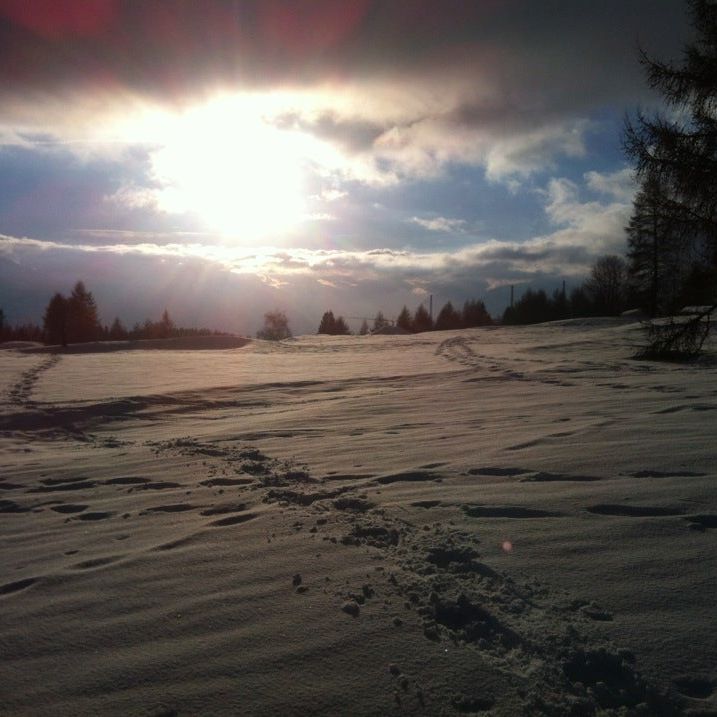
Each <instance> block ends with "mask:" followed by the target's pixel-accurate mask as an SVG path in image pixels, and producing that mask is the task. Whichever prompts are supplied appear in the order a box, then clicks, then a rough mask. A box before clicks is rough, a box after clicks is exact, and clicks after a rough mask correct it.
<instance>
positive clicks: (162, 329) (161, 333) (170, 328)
mask: <svg viewBox="0 0 717 717" xmlns="http://www.w3.org/2000/svg"><path fill="white" fill-rule="evenodd" d="M176 328H177V327H176V326H175V324H174V321H172V319H171V318H170V317H169V312H168V311H167V309H165V310H164V313H163V314H162V318H161V319H160V320H159V325H158V327H157V329H158V331H157V334H158V337H159V338H160V339H168V338H169V337H170V336H172V335H173V334H174V331H175V330H176Z"/></svg>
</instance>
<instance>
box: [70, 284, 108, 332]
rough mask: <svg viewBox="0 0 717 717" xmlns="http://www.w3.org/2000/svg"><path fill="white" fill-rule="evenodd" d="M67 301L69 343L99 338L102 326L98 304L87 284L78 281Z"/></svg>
mask: <svg viewBox="0 0 717 717" xmlns="http://www.w3.org/2000/svg"><path fill="white" fill-rule="evenodd" d="M67 301H68V320H67V334H68V336H67V341H68V343H84V342H86V341H95V340H97V338H98V337H99V334H100V331H101V327H100V322H99V319H98V318H97V305H96V304H95V299H94V297H93V296H92V292H90V291H87V289H86V288H85V285H84V284H83V283H82V282H81V281H78V282H77V283H76V284H75V288H74V289H73V290H72V293H71V294H70V298H69V299H68V300H67Z"/></svg>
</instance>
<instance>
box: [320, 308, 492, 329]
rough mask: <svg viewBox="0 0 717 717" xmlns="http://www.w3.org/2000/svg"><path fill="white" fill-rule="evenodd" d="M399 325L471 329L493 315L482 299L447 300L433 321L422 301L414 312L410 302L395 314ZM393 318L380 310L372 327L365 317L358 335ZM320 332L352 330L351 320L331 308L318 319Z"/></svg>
mask: <svg viewBox="0 0 717 717" xmlns="http://www.w3.org/2000/svg"><path fill="white" fill-rule="evenodd" d="M395 323H396V326H397V327H399V328H400V329H403V330H404V331H406V332H408V333H412V334H418V333H421V332H423V331H445V330H448V329H468V328H472V327H474V326H489V325H491V324H492V323H493V319H492V318H491V316H490V314H489V313H488V311H487V310H486V308H485V304H484V303H483V302H482V301H480V300H475V299H469V300H468V301H466V302H465V303H464V304H463V309H462V310H461V309H456V308H454V306H453V304H452V302H450V301H448V302H446V304H445V305H444V306H443V307H442V308H441V310H440V311H439V312H438V316H436V320H435V321H434V320H433V318H432V317H431V315H430V314H429V312H428V311H427V310H426V307H425V306H424V305H423V304H420V305H419V306H418V308H417V309H416V311H415V313H413V314H412V313H411V311H410V310H409V308H408V307H407V306H404V307H403V308H402V309H401V312H400V313H399V315H398V317H397V318H396V322H395ZM392 324H393V322H392V321H391V320H389V319H387V318H386V317H385V316H384V315H383V312H382V311H379V312H378V313H377V314H376V316H375V317H374V319H373V327H372V328H369V325H368V320H367V319H364V320H363V322H362V324H361V328H360V329H359V332H358V333H359V335H361V336H365V335H366V334H368V333H377V332H380V331H381V330H382V329H385V328H387V327H389V326H391V325H392ZM316 333H318V334H329V335H334V336H337V335H347V334H350V333H351V329H349V326H348V324H347V323H346V321H345V319H344V317H343V316H338V317H335V316H334V312H333V311H332V310H331V309H329V310H328V311H325V312H324V315H323V316H322V317H321V321H320V322H319V329H318V331H317V332H316Z"/></svg>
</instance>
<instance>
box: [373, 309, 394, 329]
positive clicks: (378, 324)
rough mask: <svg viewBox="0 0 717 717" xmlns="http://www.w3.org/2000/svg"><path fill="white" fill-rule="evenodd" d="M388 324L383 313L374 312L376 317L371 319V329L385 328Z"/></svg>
mask: <svg viewBox="0 0 717 717" xmlns="http://www.w3.org/2000/svg"><path fill="white" fill-rule="evenodd" d="M390 325H391V324H390V322H389V321H388V319H387V318H386V317H385V316H384V315H383V312H382V311H379V312H378V313H377V314H376V318H375V319H374V320H373V330H374V331H380V330H381V329H385V328H386V327H387V326H390Z"/></svg>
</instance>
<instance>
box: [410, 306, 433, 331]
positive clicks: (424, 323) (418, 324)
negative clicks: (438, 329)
mask: <svg viewBox="0 0 717 717" xmlns="http://www.w3.org/2000/svg"><path fill="white" fill-rule="evenodd" d="M413 330H414V332H416V333H417V334H419V333H421V332H422V331H432V330H433V321H431V316H430V314H429V313H428V311H426V307H425V306H424V305H423V304H421V305H420V306H419V307H418V308H417V309H416V313H415V315H414V316H413Z"/></svg>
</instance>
